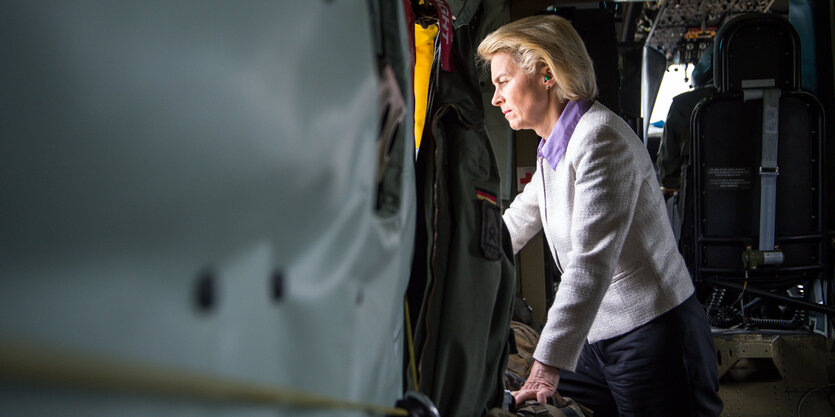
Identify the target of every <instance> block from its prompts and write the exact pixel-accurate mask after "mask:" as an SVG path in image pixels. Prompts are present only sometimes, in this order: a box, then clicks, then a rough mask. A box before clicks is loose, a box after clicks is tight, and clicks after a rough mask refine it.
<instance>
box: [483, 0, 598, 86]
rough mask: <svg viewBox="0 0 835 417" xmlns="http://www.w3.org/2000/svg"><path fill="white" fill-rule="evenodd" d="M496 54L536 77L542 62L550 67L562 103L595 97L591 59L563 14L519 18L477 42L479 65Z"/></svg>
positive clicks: (594, 80)
mask: <svg viewBox="0 0 835 417" xmlns="http://www.w3.org/2000/svg"><path fill="white" fill-rule="evenodd" d="M499 53H507V54H509V55H510V56H511V58H512V59H513V62H514V63H515V64H516V65H518V66H519V67H520V68H521V69H522V70H523V71H525V73H527V74H528V75H530V76H536V75H537V74H536V73H537V71H538V70H540V69H541V68H542V67H543V66H544V65H547V66H548V67H549V68H551V72H552V73H553V75H554V81H555V82H556V85H557V88H555V89H554V90H555V94H556V95H557V98H559V99H560V100H561V101H563V102H565V101H568V100H593V99H594V97H595V96H597V81H596V79H595V76H594V66H593V65H592V62H591V58H589V54H588V52H586V47H585V45H584V44H583V40H582V39H580V35H578V34H577V31H576V30H574V28H573V27H572V26H571V23H569V22H568V20H565V19H564V18H562V17H559V16H556V15H548V16H531V17H526V18H524V19H519V20H516V21H513V22H510V23H508V24H506V25H504V26H502V27H500V28H498V29H496V30H495V31H494V32H493V33H491V34H489V35H487V37H486V38H484V40H483V41H481V44H479V45H478V56H479V58H480V59H481V60H482V64H487V63H489V62H490V60H491V59H492V58H493V56H495V55H496V54H499Z"/></svg>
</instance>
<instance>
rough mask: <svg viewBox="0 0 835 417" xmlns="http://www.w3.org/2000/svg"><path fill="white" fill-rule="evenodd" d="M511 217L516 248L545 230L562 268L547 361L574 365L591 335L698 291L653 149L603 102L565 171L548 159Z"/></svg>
mask: <svg viewBox="0 0 835 417" xmlns="http://www.w3.org/2000/svg"><path fill="white" fill-rule="evenodd" d="M503 217H504V221H505V223H507V227H508V229H509V231H510V237H511V240H512V243H513V251H514V253H515V252H518V251H519V249H521V248H522V247H523V246H524V245H525V244H526V243H527V242H528V241H529V240H530V239H531V238H532V237H533V236H534V235H535V234H536V233H537V232H538V231H539V230H543V231H544V234H545V237H546V239H547V242H548V247H549V249H550V250H551V254H552V255H553V256H554V259H556V260H557V265H558V266H559V268H560V270H561V271H562V281H561V283H560V285H559V289H558V290H557V294H556V296H555V299H554V303H553V305H552V306H551V309H550V310H549V311H548V319H547V323H546V325H545V328H544V329H543V331H542V335H541V337H540V340H539V344H538V345H537V347H536V351H535V352H534V358H536V360H538V361H540V362H542V363H545V364H547V365H551V366H556V367H558V368H561V369H567V370H570V371H573V370H574V369H575V367H576V364H577V359H578V357H579V355H580V350H581V348H582V345H583V342H584V341H585V340H588V342H589V343H594V342H597V341H600V340H605V339H609V338H612V337H615V336H619V335H622V334H624V333H627V332H629V331H630V330H633V329H635V328H637V327H638V326H641V325H642V324H645V323H647V322H649V321H650V320H652V319H654V318H655V317H658V316H659V315H661V314H663V313H664V312H666V311H668V310H670V309H671V308H673V307H675V306H677V305H679V304H680V303H682V302H683V301H684V300H686V299H687V298H688V297H689V296H690V295H692V294H693V291H694V289H693V284H692V283H691V281H690V276H689V274H688V272H687V269H686V267H685V265H684V260H683V258H682V257H681V255H679V253H678V250H677V247H676V242H675V238H674V237H673V232H672V228H671V227H670V223H669V220H668V218H667V214H666V212H665V209H664V199H663V197H662V195H661V190H660V188H659V185H658V180H657V179H656V176H655V172H654V171H653V168H652V162H651V160H650V158H649V153H648V152H647V150H646V148H645V147H644V145H643V144H642V143H641V141H640V139H638V137H637V136H636V135H635V134H634V132H633V131H632V130H631V129H630V128H629V126H627V124H626V123H625V122H624V121H623V120H621V118H620V117H618V116H617V115H615V114H614V113H612V112H611V111H610V110H609V109H607V108H606V107H605V106H603V105H602V104H600V103H598V102H595V103H594V104H592V106H591V108H589V110H588V111H587V112H586V113H585V114H584V115H583V116H582V117H581V118H580V120H579V121H578V123H577V126H576V128H575V129H574V133H573V134H572V136H571V138H570V140H569V142H568V147H567V148H566V151H565V155H564V156H563V158H562V160H561V161H560V162H559V163H558V164H557V167H556V170H555V169H553V168H552V167H551V166H550V165H549V164H548V162H547V161H546V160H544V159H543V158H539V159H538V160H537V168H536V172H535V174H534V176H533V179H532V181H531V182H530V183H529V184H528V185H527V186H526V187H525V190H524V191H523V192H522V193H521V194H519V195H518V196H517V197H516V199H515V200H514V201H513V202H512V203H511V204H510V206H509V207H508V208H507V210H506V211H505V213H504V216H503Z"/></svg>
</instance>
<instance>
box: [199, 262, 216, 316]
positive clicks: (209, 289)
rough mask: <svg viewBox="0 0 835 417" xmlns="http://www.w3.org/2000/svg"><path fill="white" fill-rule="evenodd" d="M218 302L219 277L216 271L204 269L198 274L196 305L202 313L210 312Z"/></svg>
mask: <svg viewBox="0 0 835 417" xmlns="http://www.w3.org/2000/svg"><path fill="white" fill-rule="evenodd" d="M216 304H217V277H216V276H215V272H214V271H213V270H212V269H210V268H207V269H204V270H203V271H201V272H200V273H199V274H198V275H197V280H196V282H195V285H194V306H195V308H196V309H197V311H199V312H201V313H209V312H210V311H211V310H212V309H214V307H215V305H216Z"/></svg>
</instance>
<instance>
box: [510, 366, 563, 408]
mask: <svg viewBox="0 0 835 417" xmlns="http://www.w3.org/2000/svg"><path fill="white" fill-rule="evenodd" d="M559 382H560V370H559V369H558V368H555V367H553V366H548V365H546V364H544V363H542V362H540V361H534V363H533V366H531V373H530V375H528V380H527V381H526V382H525V385H523V386H522V388H521V389H520V390H519V391H515V392H512V393H511V394H513V398H515V399H516V405H517V406H521V405H522V403H523V402H525V401H527V400H532V399H536V401H537V402H539V403H540V404H547V402H548V398H550V397H553V396H554V394H556V393H557V384H558V383H559Z"/></svg>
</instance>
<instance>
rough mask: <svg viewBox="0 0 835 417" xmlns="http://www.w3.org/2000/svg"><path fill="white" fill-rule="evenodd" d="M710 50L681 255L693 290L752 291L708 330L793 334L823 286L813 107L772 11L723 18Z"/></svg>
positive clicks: (796, 50) (817, 118) (818, 114)
mask: <svg viewBox="0 0 835 417" xmlns="http://www.w3.org/2000/svg"><path fill="white" fill-rule="evenodd" d="M714 55H715V56H714V83H715V84H716V87H717V94H715V95H713V96H712V97H710V98H708V99H706V100H704V101H702V102H701V103H700V104H699V105H698V106H697V107H696V109H695V110H694V111H693V114H692V116H691V123H690V126H691V131H690V136H691V138H693V140H692V141H691V144H690V146H691V149H690V166H689V167H688V170H687V174H686V176H687V185H686V187H687V188H688V190H690V191H688V196H687V197H686V198H687V201H686V202H685V204H686V207H687V208H686V212H685V220H684V225H683V228H682V229H683V230H682V241H681V249H682V252H683V254H684V255H685V259H686V261H687V264H688V268H689V269H690V272H691V275H692V276H693V278H694V280H695V282H696V283H697V286H699V287H700V288H701V287H703V286H705V285H706V286H707V287H708V288H723V289H725V290H728V289H730V290H736V291H742V292H743V293H744V292H745V291H746V290H747V291H749V292H748V294H749V295H750V294H751V292H752V291H761V292H762V293H758V294H759V299H760V301H759V302H758V304H757V307H758V308H757V310H754V307H755V306H754V305H751V306H750V307H749V310H748V311H747V312H746V311H745V308H744V307H743V308H740V309H738V311H736V313H735V314H732V316H734V317H735V318H734V319H733V320H719V321H717V320H714V322H713V324H714V325H717V324H722V325H723V326H727V325H732V324H737V323H739V322H742V321H743V320H746V323H748V324H752V323H753V324H754V325H759V326H760V327H766V324H774V323H777V325H778V327H780V326H783V327H785V326H786V325H787V323H786V322H791V325H790V326H789V327H800V326H802V325H805V324H806V323H805V320H806V318H805V316H804V315H805V313H804V312H805V311H814V310H815V309H816V308H817V307H814V306H811V308H812V310H809V307H810V306H809V305H808V304H814V303H815V302H817V301H822V300H823V297H824V294H823V293H824V291H825V288H824V287H822V284H821V279H822V278H823V276H824V262H825V256H824V250H825V246H824V244H825V237H824V236H825V235H824V229H823V222H822V218H821V217H822V215H823V214H824V210H823V206H822V204H823V203H822V201H823V200H822V194H821V181H822V161H821V159H822V156H823V152H822V138H823V127H824V125H823V120H824V119H823V108H822V106H821V105H820V102H819V101H818V100H817V99H816V98H815V97H814V96H813V95H811V94H809V93H806V92H803V91H800V90H799V79H800V78H799V77H800V42H799V38H798V36H797V33H796V31H795V30H794V28H793V27H792V25H791V24H790V23H789V22H788V20H786V19H784V18H782V17H780V16H778V15H773V14H765V13H750V14H744V15H740V16H737V17H735V18H733V19H731V20H730V21H729V22H727V23H726V24H725V25H723V26H722V28H720V30H719V32H718V33H717V35H716V40H715V42H714ZM798 285H802V287H803V288H802V289H801V287H799V286H798ZM743 288H744V289H743ZM715 295H716V293H715V292H714V294H713V295H712V296H711V300H710V301H709V302H706V301H705V300H703V302H705V304H708V308H709V310H710V308H711V305H710V304H711V303H713V302H714V301H716V300H715V298H716V297H715ZM741 297H742V296H741V295H740V299H741ZM719 298H721V297H719ZM734 298H736V296H734ZM763 299H765V300H766V302H762V300H763ZM717 302H718V301H717ZM769 303H771V304H772V305H771V307H769V306H768V305H769ZM804 303H805V304H804ZM786 305H789V306H793V307H794V309H786V308H777V306H786ZM714 307H715V306H714ZM787 310H790V311H791V312H790V313H788V314H790V315H791V314H793V316H789V317H786V316H785V314H787V313H786V311H787ZM817 311H820V309H817ZM781 314H782V316H781ZM709 315H710V311H709ZM725 318H726V319H727V317H725ZM748 318H753V321H749V320H748ZM819 318H820V319H821V320H823V321H825V320H826V317H825V315H822V316H819ZM775 319H780V320H782V321H779V320H778V321H774V322H766V320H775ZM813 319H814V317H813ZM756 320H761V321H760V322H757V321H756ZM812 321H813V323H812V327H818V325H817V324H816V323H814V320H812ZM719 322H721V323H719ZM819 324H820V325H821V326H825V323H819ZM720 327H721V326H720ZM822 328H823V329H825V328H826V327H822Z"/></svg>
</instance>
